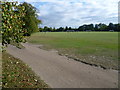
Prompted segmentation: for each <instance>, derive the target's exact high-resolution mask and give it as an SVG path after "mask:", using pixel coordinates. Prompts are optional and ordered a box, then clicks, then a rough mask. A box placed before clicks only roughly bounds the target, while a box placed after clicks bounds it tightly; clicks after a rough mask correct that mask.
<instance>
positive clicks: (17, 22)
mask: <svg viewBox="0 0 120 90" xmlns="http://www.w3.org/2000/svg"><path fill="white" fill-rule="evenodd" d="M0 4H1V9H2V30H1V33H2V45H3V46H5V45H8V44H10V43H11V42H16V43H19V42H22V41H24V37H23V34H24V29H23V28H22V27H23V26H24V25H25V23H24V21H23V20H22V19H21V18H23V17H24V15H25V14H24V7H23V6H18V5H17V2H0Z"/></svg>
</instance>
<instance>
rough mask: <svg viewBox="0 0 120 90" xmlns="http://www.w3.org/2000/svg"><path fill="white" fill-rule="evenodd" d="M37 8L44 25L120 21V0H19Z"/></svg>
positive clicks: (54, 25) (58, 25)
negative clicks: (119, 14) (119, 9)
mask: <svg viewBox="0 0 120 90" xmlns="http://www.w3.org/2000/svg"><path fill="white" fill-rule="evenodd" d="M13 1H15V0H13ZM17 1H18V2H28V3H30V4H32V5H33V6H34V7H36V8H37V10H38V11H37V14H38V16H39V19H40V20H42V25H40V26H41V27H43V26H49V27H65V26H71V27H79V26H81V25H83V24H91V23H93V24H98V23H105V24H109V23H110V22H112V23H118V2H119V1H120V0H17Z"/></svg>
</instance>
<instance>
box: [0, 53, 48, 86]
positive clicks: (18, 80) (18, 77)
mask: <svg viewBox="0 0 120 90" xmlns="http://www.w3.org/2000/svg"><path fill="white" fill-rule="evenodd" d="M2 69H3V70H2V77H3V78H2V87H3V88H48V87H49V86H48V85H47V84H45V82H44V81H42V80H40V78H39V77H38V76H37V75H36V74H35V73H34V72H33V71H32V70H31V69H30V68H29V67H28V66H27V65H26V64H25V63H23V62H22V61H21V60H19V59H16V58H14V57H13V56H11V55H9V54H8V53H6V52H3V53H2Z"/></svg>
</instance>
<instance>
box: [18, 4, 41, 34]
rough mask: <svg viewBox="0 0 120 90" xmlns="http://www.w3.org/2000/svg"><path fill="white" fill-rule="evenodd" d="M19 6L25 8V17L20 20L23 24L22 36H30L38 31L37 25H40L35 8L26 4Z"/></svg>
mask: <svg viewBox="0 0 120 90" xmlns="http://www.w3.org/2000/svg"><path fill="white" fill-rule="evenodd" d="M19 6H24V7H25V17H23V18H22V19H23V21H24V22H25V26H24V27H23V28H24V29H25V30H26V32H25V34H24V36H30V35H31V34H32V33H34V32H37V31H39V28H38V25H39V24H41V20H39V19H38V16H37V14H36V11H37V10H36V8H35V7H33V6H32V5H31V4H29V3H26V2H24V3H22V4H20V5H19Z"/></svg>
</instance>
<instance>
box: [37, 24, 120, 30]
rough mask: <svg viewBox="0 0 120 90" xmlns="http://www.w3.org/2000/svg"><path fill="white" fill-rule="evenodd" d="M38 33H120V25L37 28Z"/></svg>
mask: <svg viewBox="0 0 120 90" xmlns="http://www.w3.org/2000/svg"><path fill="white" fill-rule="evenodd" d="M39 31H40V32H74V31H111V32H113V31H115V32H119V31H120V24H113V23H109V25H106V24H103V23H99V24H95V25H94V24H88V25H87V24H84V25H82V26H79V27H78V28H72V27H68V26H66V27H59V28H55V27H53V28H52V27H47V26H44V27H43V28H39Z"/></svg>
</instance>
